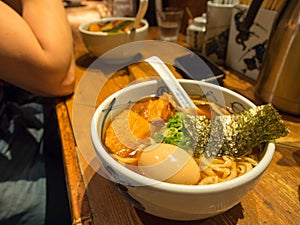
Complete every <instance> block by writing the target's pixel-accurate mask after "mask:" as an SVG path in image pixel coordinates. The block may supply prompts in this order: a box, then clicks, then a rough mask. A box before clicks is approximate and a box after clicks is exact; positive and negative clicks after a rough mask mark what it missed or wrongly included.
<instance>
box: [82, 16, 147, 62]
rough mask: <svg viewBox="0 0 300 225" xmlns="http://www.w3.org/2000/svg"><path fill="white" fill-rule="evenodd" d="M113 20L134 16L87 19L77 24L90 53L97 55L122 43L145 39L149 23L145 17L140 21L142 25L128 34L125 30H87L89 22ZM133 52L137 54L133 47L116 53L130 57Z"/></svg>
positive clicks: (128, 18)
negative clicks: (118, 31)
mask: <svg viewBox="0 0 300 225" xmlns="http://www.w3.org/2000/svg"><path fill="white" fill-rule="evenodd" d="M113 20H134V18H133V17H107V18H103V19H98V20H94V21H89V22H86V23H83V24H81V25H80V26H79V31H80V34H81V37H82V40H83V42H84V44H85V46H86V48H87V49H88V51H89V53H90V54H92V55H94V56H96V57H99V56H101V55H103V54H104V53H105V52H107V51H109V50H111V49H113V48H116V47H118V46H120V45H122V44H126V43H129V42H133V41H141V40H145V39H146V37H147V34H148V28H149V24H148V22H147V20H145V19H143V20H142V21H141V23H143V24H144V25H143V26H142V27H140V28H138V29H136V31H135V32H131V33H130V34H128V33H125V32H124V33H119V34H108V33H106V32H92V31H88V27H89V24H91V23H99V22H107V21H113ZM134 54H137V52H135V51H134V49H132V50H131V51H127V52H125V53H120V52H119V53H118V55H119V56H121V57H131V56H132V55H134Z"/></svg>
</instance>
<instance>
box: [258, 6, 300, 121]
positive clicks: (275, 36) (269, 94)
mask: <svg viewBox="0 0 300 225" xmlns="http://www.w3.org/2000/svg"><path fill="white" fill-rule="evenodd" d="M299 59H300V1H298V0H290V1H287V3H286V5H285V7H284V8H283V9H282V11H281V13H280V15H279V17H278V18H277V21H276V22H275V24H274V26H273V30H272V33H271V38H270V41H269V43H268V47H267V50H266V53H265V56H264V60H263V63H262V67H261V70H260V73H259V76H258V80H257V83H256V85H255V94H256V96H257V97H259V98H260V99H261V100H262V101H263V102H269V103H272V104H273V105H274V106H275V107H276V108H277V109H279V110H280V111H282V112H286V113H289V114H293V115H298V116H299V115H300V60H299Z"/></svg>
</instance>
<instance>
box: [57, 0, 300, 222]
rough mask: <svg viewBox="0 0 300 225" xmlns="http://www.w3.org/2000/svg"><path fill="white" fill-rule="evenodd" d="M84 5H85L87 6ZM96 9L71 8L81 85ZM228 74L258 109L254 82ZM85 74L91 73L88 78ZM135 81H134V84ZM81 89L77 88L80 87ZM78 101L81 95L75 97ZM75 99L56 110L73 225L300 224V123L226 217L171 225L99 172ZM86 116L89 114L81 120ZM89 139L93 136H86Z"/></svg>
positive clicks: (121, 80) (118, 84)
mask: <svg viewBox="0 0 300 225" xmlns="http://www.w3.org/2000/svg"><path fill="white" fill-rule="evenodd" d="M84 4H85V2H84ZM97 4H101V2H100V3H99V2H94V3H92V2H88V4H86V6H85V7H82V8H68V9H66V10H67V12H68V16H69V20H70V24H71V25H72V29H73V35H74V44H75V57H76V59H77V67H76V76H77V80H78V82H79V81H80V79H81V78H82V77H83V76H84V73H85V72H86V68H87V66H88V65H89V64H90V63H91V62H92V60H93V58H91V57H89V56H88V55H87V50H86V49H85V47H84V45H83V43H82V40H81V38H80V35H79V33H78V31H77V27H78V25H79V23H80V22H82V21H83V20H85V19H87V18H91V17H99V14H98V11H97ZM149 39H158V31H157V28H155V27H151V28H150V30H149ZM179 43H180V44H182V45H183V46H186V43H185V37H184V36H183V35H180V37H179ZM224 70H225V71H226V79H225V80H224V86H225V87H227V88H229V89H232V90H234V91H236V92H238V93H240V94H242V95H244V96H246V97H247V98H249V99H251V100H252V101H254V102H255V103H257V104H261V103H260V102H259V100H258V99H256V98H255V96H254V94H253V93H254V87H253V83H251V82H250V81H247V80H246V79H244V78H243V76H242V75H240V74H237V73H235V72H233V71H231V70H229V69H224ZM85 75H86V74H85ZM129 76H130V75H129V74H122V76H115V77H113V78H112V79H111V80H110V81H109V82H107V84H106V86H107V87H105V88H104V89H102V93H101V98H102V99H101V98H99V99H98V103H100V102H101V101H102V100H103V99H104V98H105V97H106V96H108V95H110V94H112V93H113V92H115V91H117V90H118V89H120V88H122V87H123V86H125V85H126V84H127V83H128V82H129V79H128V77H129ZM131 78H132V77H130V79H131ZM77 84H78V83H77ZM75 97H76V95H75ZM73 103H74V97H73V98H70V99H68V100H66V101H65V102H61V103H59V104H58V105H57V115H58V122H59V128H60V131H61V139H62V145H63V158H64V163H65V171H66V180H67V184H68V190H69V198H70V205H71V210H72V219H73V221H72V222H73V224H95V225H121V224H124V225H162V224H164V225H179V224H185V225H200V224H201V225H204V224H205V225H206V224H207V225H213V224H216V225H217V224H218V225H222V224H245V225H249V224H251V225H252V224H253V225H256V224H264V225H266V224H270V225H274V224H276V225H279V224H282V225H286V224H288V225H292V224H295V225H296V224H300V118H299V117H292V116H288V115H284V114H282V115H283V118H284V120H285V122H286V123H287V125H288V126H289V127H290V130H291V133H290V134H289V135H288V136H287V137H285V138H281V139H279V140H277V148H276V153H275V156H274V158H273V160H272V162H271V164H270V166H269V168H268V169H267V170H266V172H265V173H264V175H263V177H262V179H261V180H260V182H259V183H258V185H257V186H256V187H255V188H254V189H253V190H252V191H251V192H250V193H249V194H248V195H247V196H246V197H245V198H244V199H243V200H242V202H241V203H239V204H238V205H236V206H234V207H233V208H232V209H230V210H228V211H227V212H225V213H223V214H221V215H218V216H215V217H212V218H208V219H204V220H198V221H187V222H180V221H171V220H166V219H161V218H157V217H154V216H151V215H148V214H147V213H145V212H142V211H140V210H137V209H135V208H134V207H133V206H132V205H131V204H130V203H129V202H127V201H126V200H124V198H123V197H122V196H121V195H120V194H119V192H118V191H117V189H116V188H115V187H114V186H113V185H112V184H111V183H110V182H109V181H107V180H105V179H104V178H103V177H102V176H100V175H99V174H97V173H96V172H95V169H94V168H93V166H90V165H89V163H88V162H87V161H88V160H86V157H85V156H83V155H82V151H81V149H80V148H79V147H80V146H79V145H78V143H77V142H76V141H77V140H75V139H76V138H75V137H76V135H75V137H74V129H73V128H74V127H73V125H74V124H73V121H72V119H73V111H72V109H73ZM82 116H83V117H84V116H85V115H82ZM86 135H87V137H88V134H86Z"/></svg>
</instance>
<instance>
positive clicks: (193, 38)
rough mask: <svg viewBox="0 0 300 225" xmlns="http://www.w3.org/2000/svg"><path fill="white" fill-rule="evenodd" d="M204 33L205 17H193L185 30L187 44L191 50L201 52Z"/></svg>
mask: <svg viewBox="0 0 300 225" xmlns="http://www.w3.org/2000/svg"><path fill="white" fill-rule="evenodd" d="M205 32H206V16H205V14H204V15H202V16H201V17H195V18H194V20H193V23H192V24H191V25H189V26H188V28H187V32H186V33H187V39H186V41H187V43H188V45H189V47H190V48H191V49H192V50H196V51H200V52H201V51H202V45H203V42H204V36H205Z"/></svg>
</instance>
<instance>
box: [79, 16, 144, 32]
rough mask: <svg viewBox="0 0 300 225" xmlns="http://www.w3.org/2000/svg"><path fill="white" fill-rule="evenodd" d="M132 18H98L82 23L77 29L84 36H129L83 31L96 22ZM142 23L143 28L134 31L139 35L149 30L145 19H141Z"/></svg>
mask: <svg viewBox="0 0 300 225" xmlns="http://www.w3.org/2000/svg"><path fill="white" fill-rule="evenodd" d="M134 19H135V18H134V17H105V18H99V19H95V20H91V21H88V22H84V23H82V24H80V25H79V27H78V29H79V31H80V32H82V33H85V34H89V35H95V36H99V35H100V36H109V35H126V34H127V35H130V34H128V33H126V32H122V33H117V34H108V33H107V32H102V31H88V30H86V29H85V27H86V26H88V25H89V24H91V23H98V22H105V21H110V20H132V21H133V20H134ZM141 22H142V23H144V26H142V27H140V28H138V29H136V32H137V33H141V32H143V31H146V30H147V29H148V28H149V23H148V21H147V20H146V19H142V20H141Z"/></svg>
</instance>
